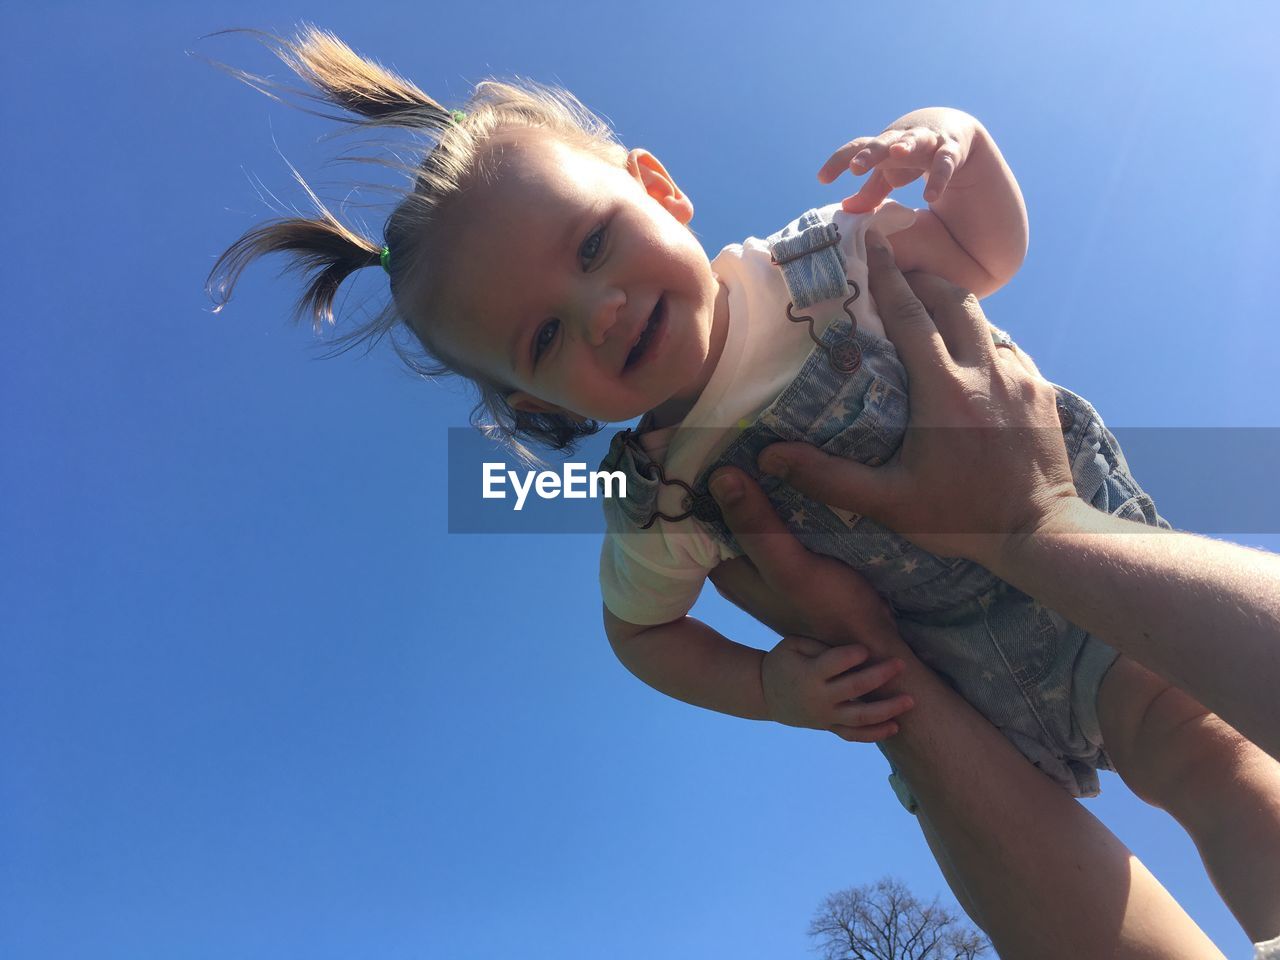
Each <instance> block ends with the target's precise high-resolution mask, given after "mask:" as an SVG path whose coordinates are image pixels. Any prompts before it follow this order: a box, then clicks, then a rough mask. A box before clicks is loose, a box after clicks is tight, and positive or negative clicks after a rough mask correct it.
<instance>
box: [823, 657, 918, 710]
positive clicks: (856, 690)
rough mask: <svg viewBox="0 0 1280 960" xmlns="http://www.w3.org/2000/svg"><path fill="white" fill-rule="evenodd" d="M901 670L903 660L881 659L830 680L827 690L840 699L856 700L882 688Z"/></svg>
mask: <svg viewBox="0 0 1280 960" xmlns="http://www.w3.org/2000/svg"><path fill="white" fill-rule="evenodd" d="M901 672H902V661H901V660H897V659H890V660H881V661H880V662H879V663H874V664H872V665H871V666H869V667H863V668H862V669H861V670H854V671H852V672H850V673H846V674H844V675H842V676H839V677H836V678H835V679H834V680H830V681H828V684H827V691H828V693H829V694H830V695H831V696H833V697H835V698H836V699H837V700H840V701H844V700H856V699H857V698H858V697H865V696H866V695H867V694H868V693H871V692H873V691H875V690H878V689H880V688H881V687H883V686H884V685H885V684H886V683H888V682H889V681H890V680H892V679H893V678H894V677H896V676H897V675H898V674H900V673H901Z"/></svg>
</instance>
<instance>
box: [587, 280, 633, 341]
mask: <svg viewBox="0 0 1280 960" xmlns="http://www.w3.org/2000/svg"><path fill="white" fill-rule="evenodd" d="M626 302H627V297H626V294H624V293H623V292H622V291H621V290H615V289H609V290H602V291H601V292H600V294H599V296H597V297H596V298H595V301H594V303H592V304H591V305H590V307H589V308H588V310H587V311H586V331H585V335H586V338H587V342H588V343H590V344H591V345H592V346H593V347H600V346H603V345H604V343H605V341H606V340H608V339H609V334H610V331H612V330H613V329H614V327H616V326H617V324H618V320H619V318H620V317H621V316H622V307H623V305H625V304H626Z"/></svg>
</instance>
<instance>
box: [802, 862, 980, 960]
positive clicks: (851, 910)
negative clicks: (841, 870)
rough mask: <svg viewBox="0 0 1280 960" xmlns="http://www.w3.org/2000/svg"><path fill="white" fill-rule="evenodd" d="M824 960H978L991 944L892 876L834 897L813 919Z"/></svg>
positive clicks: (812, 927)
mask: <svg viewBox="0 0 1280 960" xmlns="http://www.w3.org/2000/svg"><path fill="white" fill-rule="evenodd" d="M808 933H809V936H810V937H811V938H813V939H814V940H815V941H816V943H815V945H814V950H816V951H821V953H822V958H823V960H978V958H979V957H982V956H985V955H986V954H987V951H988V950H989V949H990V947H991V944H990V942H989V941H988V940H987V938H986V937H984V936H983V935H982V934H980V933H979V932H978V931H976V930H974V929H973V928H971V927H969V926H966V925H965V923H964V922H963V920H962V919H961V917H959V916H957V915H956V914H955V913H953V912H952V911H950V910H948V909H947V908H945V907H943V906H942V905H941V904H939V903H938V901H937V899H936V898H935V899H933V900H931V901H929V902H928V903H922V902H921V901H920V900H919V899H917V897H916V896H915V894H913V893H912V892H911V891H910V890H908V889H907V887H906V886H905V885H904V884H903V883H902V882H901V881H900V880H897V879H895V878H894V877H883V878H881V879H880V880H879V881H877V882H876V883H874V884H868V885H865V886H861V887H850V888H849V889H848V890H841V891H839V892H837V893H833V894H830V895H829V896H828V897H827V898H826V899H825V900H823V901H822V904H821V905H820V906H819V907H818V909H817V911H816V912H815V913H814V915H813V918H812V919H811V920H810V921H809V930H808Z"/></svg>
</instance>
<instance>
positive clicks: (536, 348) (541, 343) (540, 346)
mask: <svg viewBox="0 0 1280 960" xmlns="http://www.w3.org/2000/svg"><path fill="white" fill-rule="evenodd" d="M559 329H560V321H559V320H557V319H555V317H552V318H551V319H550V320H548V321H547V322H546V323H544V324H543V325H542V329H540V330H539V331H538V335H537V336H536V337H534V338H533V362H534V363H537V362H538V358H539V357H541V356H542V353H543V351H544V350H546V349H547V347H549V346H551V344H552V343H553V342H554V341H555V339H556V331H557V330H559Z"/></svg>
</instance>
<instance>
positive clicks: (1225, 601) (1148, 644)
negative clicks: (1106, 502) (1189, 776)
mask: <svg viewBox="0 0 1280 960" xmlns="http://www.w3.org/2000/svg"><path fill="white" fill-rule="evenodd" d="M990 566H991V569H992V572H993V573H995V574H996V575H997V576H999V577H1001V578H1002V579H1004V580H1006V581H1008V582H1009V583H1011V584H1013V585H1014V586H1016V587H1017V588H1018V589H1020V590H1022V591H1023V592H1024V593H1027V594H1029V595H1030V596H1032V597H1035V598H1036V599H1037V600H1039V601H1040V602H1041V603H1043V604H1044V605H1045V606H1047V607H1050V608H1052V609H1054V610H1056V611H1058V612H1059V613H1060V614H1062V615H1063V616H1064V617H1066V618H1067V619H1069V620H1071V621H1072V622H1073V623H1076V624H1078V625H1079V626H1080V627H1082V628H1084V629H1086V630H1088V631H1089V632H1090V633H1092V634H1094V635H1095V636H1097V637H1099V638H1100V639H1102V640H1104V641H1106V642H1107V643H1109V644H1111V645H1112V646H1114V647H1115V648H1116V649H1118V650H1120V651H1121V652H1122V653H1125V654H1127V655H1128V656H1130V657H1132V658H1133V659H1134V660H1137V661H1138V662H1139V663H1141V664H1143V665H1144V666H1146V667H1147V668H1148V669H1150V670H1153V671H1155V672H1156V673H1159V674H1161V675H1162V676H1164V677H1165V678H1166V679H1168V680H1169V681H1171V682H1172V683H1174V684H1176V685H1178V686H1180V687H1182V688H1183V689H1184V690H1186V691H1188V692H1189V693H1191V694H1192V695H1193V696H1195V697H1196V698H1197V699H1198V700H1200V702H1201V703H1203V704H1204V705H1205V706H1206V707H1208V708H1209V709H1211V710H1213V711H1214V712H1215V713H1217V714H1218V715H1219V716H1221V717H1222V718H1223V719H1225V720H1226V721H1227V722H1228V723H1230V724H1231V725H1232V726H1234V727H1236V729H1238V730H1239V731H1240V732H1241V733H1243V734H1244V735H1245V736H1247V737H1249V739H1251V740H1253V741H1254V742H1255V743H1257V744H1258V745H1259V746H1260V747H1262V748H1263V749H1264V750H1266V751H1268V752H1269V753H1270V754H1271V755H1272V756H1275V757H1278V758H1280V695H1278V693H1277V687H1278V686H1280V556H1276V555H1275V554H1271V553H1266V552H1263V551H1260V550H1252V549H1250V548H1248V547H1241V546H1238V545H1236V544H1230V543H1223V542H1221V541H1217V540H1211V539H1208V538H1206V537H1200V536H1195V535H1194V534H1188V533H1175V532H1170V531H1155V530H1153V529H1152V528H1149V527H1141V526H1138V525H1137V524H1134V523H1132V522H1130V521H1126V520H1119V519H1117V518H1115V517H1111V516H1108V515H1106V514H1103V513H1100V512H1099V511H1097V510H1094V509H1092V508H1091V507H1089V506H1088V505H1087V504H1085V503H1083V502H1080V501H1076V502H1073V503H1070V504H1068V505H1066V507H1065V508H1064V509H1063V510H1061V511H1059V512H1058V513H1057V514H1056V515H1055V516H1054V517H1053V518H1052V519H1051V520H1049V521H1048V522H1047V523H1046V524H1045V525H1044V526H1043V527H1041V528H1040V529H1039V530H1038V531H1037V532H1036V533H1034V534H1030V535H1027V536H1023V537H1020V538H1018V539H1016V540H1013V541H1010V542H1009V544H1008V546H1007V547H1006V548H1005V549H1004V550H1003V551H1002V552H1001V554H1000V555H999V556H998V557H997V558H994V559H993V560H992V561H991V563H990Z"/></svg>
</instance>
